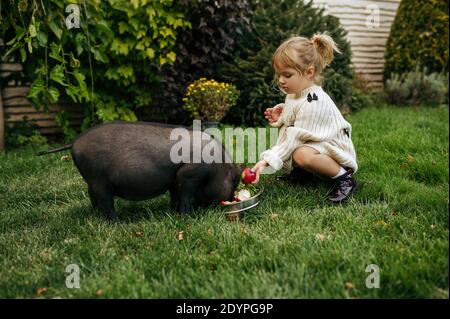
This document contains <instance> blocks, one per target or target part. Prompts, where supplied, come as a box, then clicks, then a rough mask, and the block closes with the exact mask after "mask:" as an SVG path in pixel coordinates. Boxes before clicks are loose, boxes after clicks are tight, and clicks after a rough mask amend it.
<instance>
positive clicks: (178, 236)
mask: <svg viewBox="0 0 450 319" xmlns="http://www.w3.org/2000/svg"><path fill="white" fill-rule="evenodd" d="M177 239H178V241H181V240H183V231H182V230H180V231H179V232H178V235H177Z"/></svg>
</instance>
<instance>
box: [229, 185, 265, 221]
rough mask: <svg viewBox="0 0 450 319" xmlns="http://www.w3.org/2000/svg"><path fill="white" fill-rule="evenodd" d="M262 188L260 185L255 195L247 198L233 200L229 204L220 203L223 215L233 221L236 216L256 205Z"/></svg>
mask: <svg viewBox="0 0 450 319" xmlns="http://www.w3.org/2000/svg"><path fill="white" fill-rule="evenodd" d="M263 191H264V189H263V188H262V187H261V188H260V189H259V191H258V193H256V194H255V195H253V196H252V197H250V198H249V199H246V200H242V201H240V202H235V203H231V204H224V205H221V207H222V208H223V210H224V212H225V216H226V217H227V219H228V220H230V221H233V220H236V219H237V218H238V217H240V216H241V214H242V213H243V212H245V211H247V210H249V209H252V208H253V207H256V206H258V204H259V202H260V200H261V195H262V193H263Z"/></svg>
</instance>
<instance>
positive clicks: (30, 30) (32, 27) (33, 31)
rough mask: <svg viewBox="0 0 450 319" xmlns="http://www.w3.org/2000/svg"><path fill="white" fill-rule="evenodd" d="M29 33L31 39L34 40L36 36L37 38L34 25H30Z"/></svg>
mask: <svg viewBox="0 0 450 319" xmlns="http://www.w3.org/2000/svg"><path fill="white" fill-rule="evenodd" d="M28 32H29V33H30V38H34V37H35V36H37V32H36V26H35V25H34V24H30V26H29V27H28Z"/></svg>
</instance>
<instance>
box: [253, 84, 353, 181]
mask: <svg viewBox="0 0 450 319" xmlns="http://www.w3.org/2000/svg"><path fill="white" fill-rule="evenodd" d="M314 94H315V96H316V97H317V100H315V99H310V102H308V95H310V97H315V96H314ZM270 125H271V126H273V127H281V129H280V133H279V136H278V140H277V144H276V145H275V146H274V147H272V148H271V149H269V150H267V151H264V152H262V153H261V155H260V158H261V159H263V160H265V161H266V162H267V163H268V164H269V165H270V166H271V167H272V168H273V169H275V170H279V169H281V168H282V167H284V168H285V169H288V170H290V169H291V168H292V154H293V152H294V151H295V149H296V148H298V147H300V146H309V147H312V148H314V149H315V150H317V151H318V152H320V153H321V154H325V155H328V156H330V157H331V158H333V159H334V160H335V161H337V162H338V163H339V164H340V165H341V166H343V167H348V168H351V169H353V170H354V171H355V172H356V171H357V170H358V165H357V164H356V153H355V148H354V146H353V142H352V139H351V137H352V126H351V125H350V123H348V122H347V121H346V120H345V119H344V117H343V116H342V114H341V112H340V111H339V109H338V108H337V107H336V105H335V104H334V102H333V100H332V99H331V98H330V96H329V95H328V94H327V93H326V92H325V91H323V89H322V87H320V86H317V85H313V86H311V87H309V88H307V89H305V90H303V91H301V92H300V93H299V94H297V95H296V96H294V95H291V94H288V95H287V96H286V101H285V103H284V107H283V112H282V113H281V115H280V117H279V119H278V120H277V121H276V122H274V123H270Z"/></svg>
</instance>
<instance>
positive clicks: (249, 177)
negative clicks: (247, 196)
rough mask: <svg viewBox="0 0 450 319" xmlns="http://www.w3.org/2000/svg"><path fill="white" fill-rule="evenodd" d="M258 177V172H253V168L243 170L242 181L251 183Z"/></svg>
mask: <svg viewBox="0 0 450 319" xmlns="http://www.w3.org/2000/svg"><path fill="white" fill-rule="evenodd" d="M255 179H256V173H254V172H252V169H251V168H248V167H247V168H245V169H244V170H243V171H242V183H244V184H250V183H251V182H253V181H254V180H255Z"/></svg>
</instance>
